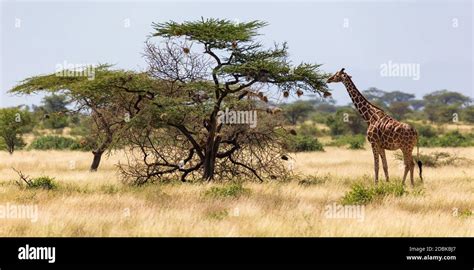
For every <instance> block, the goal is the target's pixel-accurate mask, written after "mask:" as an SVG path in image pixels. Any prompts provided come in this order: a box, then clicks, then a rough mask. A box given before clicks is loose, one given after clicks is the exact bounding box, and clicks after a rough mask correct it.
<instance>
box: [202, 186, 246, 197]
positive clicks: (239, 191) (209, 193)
mask: <svg viewBox="0 0 474 270" xmlns="http://www.w3.org/2000/svg"><path fill="white" fill-rule="evenodd" d="M249 193H250V189H248V188H244V187H243V186H242V184H241V183H232V184H229V185H224V186H216V187H211V188H210V189H209V190H206V191H205V192H204V196H206V197H211V198H222V197H234V198H235V197H240V196H241V195H245V194H249Z"/></svg>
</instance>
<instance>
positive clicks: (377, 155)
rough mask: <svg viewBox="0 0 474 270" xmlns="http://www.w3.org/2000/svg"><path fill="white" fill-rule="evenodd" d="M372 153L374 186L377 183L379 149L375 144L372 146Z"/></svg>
mask: <svg viewBox="0 0 474 270" xmlns="http://www.w3.org/2000/svg"><path fill="white" fill-rule="evenodd" d="M372 153H373V154H374V172H375V184H377V183H378V182H379V155H380V154H379V147H378V145H376V144H372Z"/></svg>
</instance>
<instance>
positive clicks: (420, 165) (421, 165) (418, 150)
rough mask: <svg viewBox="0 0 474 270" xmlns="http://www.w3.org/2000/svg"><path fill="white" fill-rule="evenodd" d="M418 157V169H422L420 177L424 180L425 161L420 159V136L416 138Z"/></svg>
mask: <svg viewBox="0 0 474 270" xmlns="http://www.w3.org/2000/svg"><path fill="white" fill-rule="evenodd" d="M416 159H417V161H416V163H417V164H418V169H419V170H420V179H421V181H422V182H423V175H422V172H423V168H422V167H423V163H422V162H421V160H420V146H419V145H418V137H417V138H416Z"/></svg>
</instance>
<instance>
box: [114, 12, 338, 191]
mask: <svg viewBox="0 0 474 270" xmlns="http://www.w3.org/2000/svg"><path fill="white" fill-rule="evenodd" d="M265 25H266V23H264V22H261V21H250V22H245V23H233V22H231V21H229V20H220V19H202V20H199V21H192V22H183V23H177V22H173V21H171V22H165V23H154V24H153V28H154V32H153V33H152V36H153V38H151V39H150V40H149V41H148V42H147V45H146V50H145V57H146V60H147V62H148V64H149V74H150V76H152V77H153V78H154V79H157V80H158V81H163V82H166V83H167V84H168V87H165V88H162V89H165V90H163V91H162V92H160V93H157V94H156V96H155V98H154V99H153V101H152V102H151V103H150V104H149V107H148V108H147V109H146V110H142V111H141V117H138V118H135V119H134V120H133V121H132V122H131V125H130V128H129V129H128V130H129V131H130V132H129V133H128V136H127V138H129V139H128V140H129V141H130V142H133V143H132V148H133V149H136V150H137V152H133V151H132V153H134V154H133V155H134V158H133V160H132V162H131V163H130V164H128V166H122V170H123V172H124V174H125V175H126V176H132V177H133V178H135V179H136V180H138V182H139V183H142V182H145V181H147V180H148V179H150V178H153V177H158V178H165V177H166V176H169V175H173V176H174V175H176V174H179V175H181V180H182V181H185V180H186V177H188V176H189V175H193V176H196V177H198V178H201V179H205V180H211V179H214V178H215V175H216V174H217V175H219V178H221V177H224V176H235V175H242V174H244V175H248V176H251V177H253V178H257V179H259V180H263V178H265V177H271V178H274V177H275V175H278V174H279V173H283V172H282V171H281V169H282V168H284V166H283V165H282V164H281V163H280V161H281V154H282V147H281V145H280V144H279V137H278V132H277V131H276V130H277V128H278V127H280V123H278V121H277V120H278V117H277V116H276V115H273V114H268V113H266V112H263V111H269V112H272V110H271V108H270V109H269V108H268V105H267V104H266V103H267V102H268V97H269V95H268V93H272V91H273V92H274V93H275V94H276V95H280V94H283V95H284V96H288V95H289V94H290V93H295V94H296V95H298V96H300V95H301V94H302V93H303V92H304V91H310V92H315V93H320V94H323V93H326V96H327V95H329V92H328V91H327V88H326V84H325V78H326V75H325V74H324V73H322V72H320V71H319V67H320V65H317V64H308V63H301V64H299V65H296V66H292V65H291V63H290V61H289V59H288V51H287V49H288V48H287V45H286V43H283V44H282V45H277V44H275V47H274V48H271V49H266V48H264V46H263V45H262V44H261V43H259V42H258V41H256V40H255V39H256V37H257V35H258V30H259V29H260V28H262V27H264V26H265ZM155 38H158V42H155ZM257 89H260V90H262V89H267V90H266V92H265V91H260V90H257ZM229 108H230V109H232V110H234V111H246V112H250V111H259V112H260V113H259V114H258V125H257V126H256V127H255V128H252V127H249V126H248V125H228V124H225V123H222V122H220V121H219V119H220V118H219V117H220V115H221V113H222V111H224V109H229ZM136 131H140V132H136Z"/></svg>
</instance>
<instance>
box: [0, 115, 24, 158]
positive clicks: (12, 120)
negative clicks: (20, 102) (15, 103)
mask: <svg viewBox="0 0 474 270" xmlns="http://www.w3.org/2000/svg"><path fill="white" fill-rule="evenodd" d="M30 123H31V117H30V113H29V112H28V110H21V109H19V108H3V109H0V138H1V139H2V140H3V142H4V143H5V147H6V149H7V151H8V153H10V154H13V152H14V151H15V147H22V146H23V145H24V142H23V140H22V138H21V135H22V134H24V133H26V132H27V131H28V128H29V124H30Z"/></svg>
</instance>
